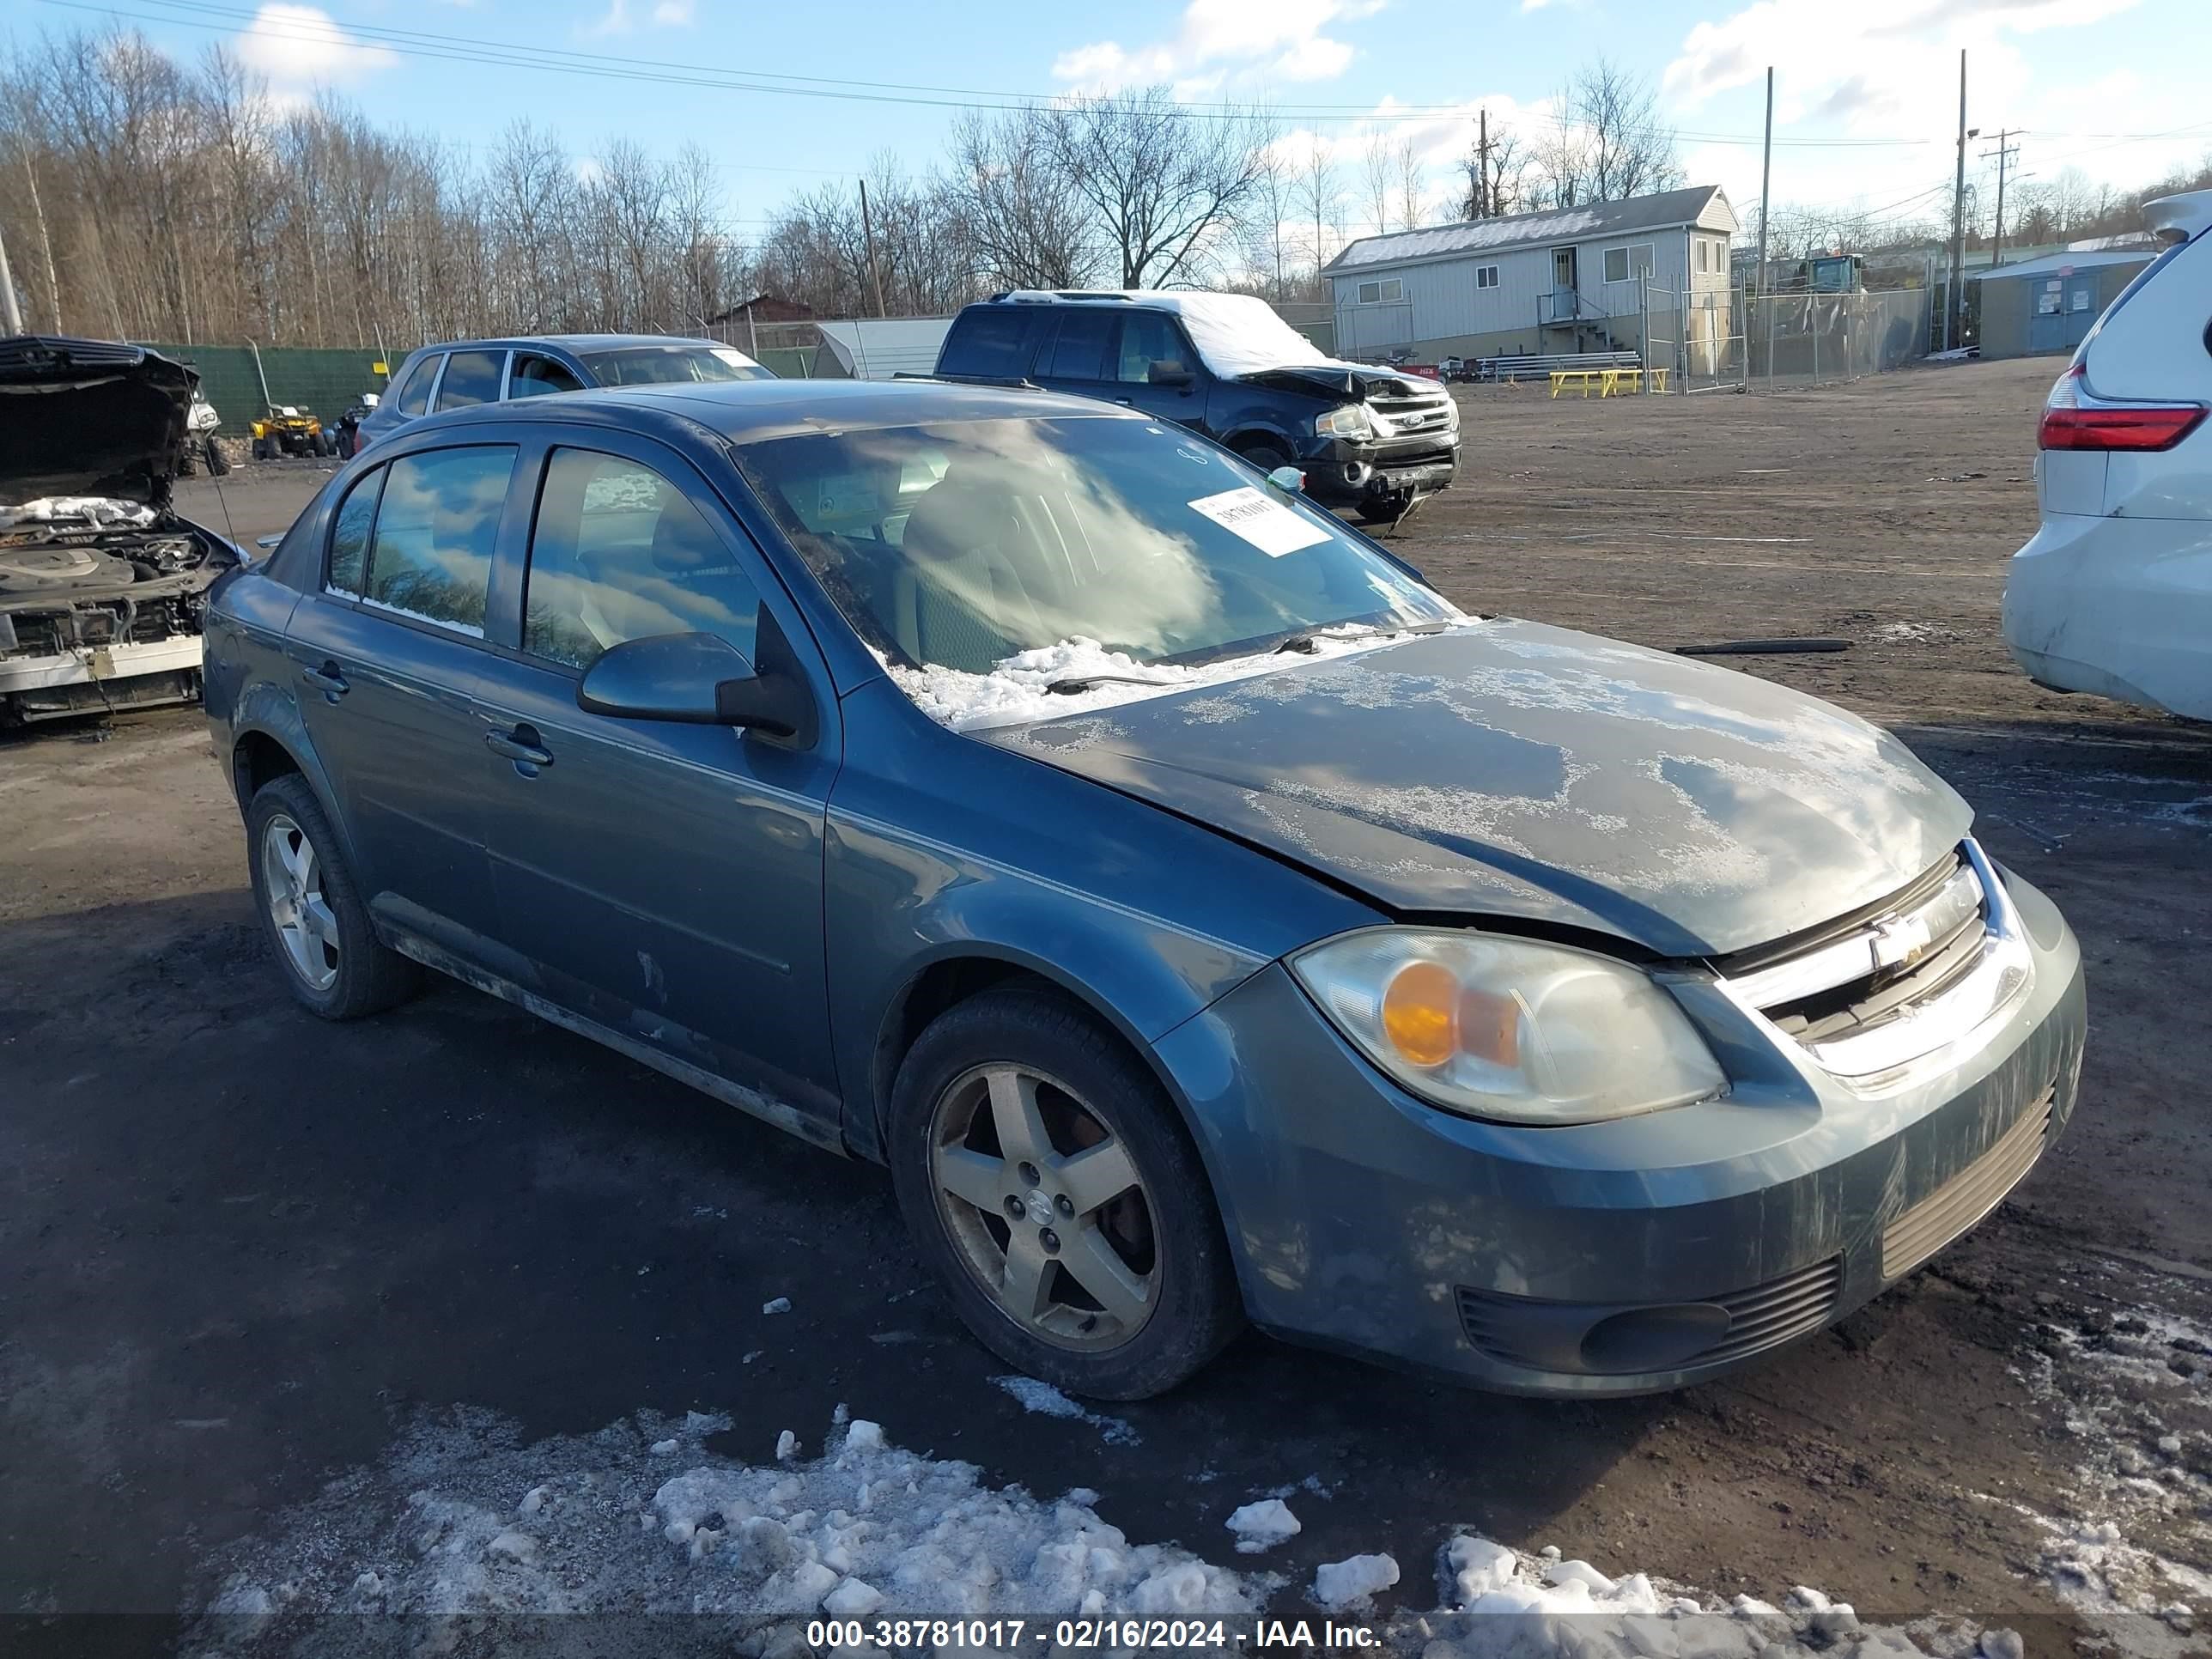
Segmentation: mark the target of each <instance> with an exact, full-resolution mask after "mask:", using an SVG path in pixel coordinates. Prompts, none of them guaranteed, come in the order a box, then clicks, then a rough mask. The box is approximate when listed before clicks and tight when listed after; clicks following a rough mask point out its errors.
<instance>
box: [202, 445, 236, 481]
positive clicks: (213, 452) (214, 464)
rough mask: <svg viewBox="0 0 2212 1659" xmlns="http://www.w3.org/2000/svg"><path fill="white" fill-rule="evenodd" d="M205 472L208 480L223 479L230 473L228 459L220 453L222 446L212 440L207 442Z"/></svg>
mask: <svg viewBox="0 0 2212 1659" xmlns="http://www.w3.org/2000/svg"><path fill="white" fill-rule="evenodd" d="M207 470H208V477H210V478H220V477H225V476H226V475H227V474H228V472H229V471H230V460H229V458H228V457H227V456H226V455H224V453H222V445H221V444H219V443H217V442H216V441H215V440H214V439H213V438H210V439H209V440H208V441H207Z"/></svg>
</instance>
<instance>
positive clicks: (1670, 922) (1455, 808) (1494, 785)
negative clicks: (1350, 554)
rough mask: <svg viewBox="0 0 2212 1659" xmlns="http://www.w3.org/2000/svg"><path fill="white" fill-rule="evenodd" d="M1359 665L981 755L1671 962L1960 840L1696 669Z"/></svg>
mask: <svg viewBox="0 0 2212 1659" xmlns="http://www.w3.org/2000/svg"><path fill="white" fill-rule="evenodd" d="M1362 643H1368V642H1365V641H1363V642H1362ZM1374 646H1375V648H1371V649H1368V650H1364V651H1360V652H1358V654H1356V655H1353V654H1349V653H1347V654H1346V655H1345V656H1344V657H1342V658H1341V659H1339V660H1334V661H1326V662H1320V663H1311V664H1310V665H1305V666H1286V667H1285V671H1282V672H1279V673H1272V674H1260V675H1251V676H1246V677H1242V678H1237V679H1236V680H1235V683H1233V684H1226V685H1222V686H1219V687H1218V688H1213V689H1210V690H1204V691H1199V692H1189V693H1186V692H1183V691H1181V690H1177V691H1175V692H1172V693H1166V694H1162V693H1155V694H1154V695H1153V696H1151V697H1150V698H1149V699H1148V700H1146V701H1142V702H1131V703H1129V704H1127V706H1125V707H1122V708H1109V709H1103V710H1101V711H1099V712H1096V713H1089V714H1079V715H1078V716H1077V717H1076V718H1074V719H1054V720H1040V721H1038V722H1036V724H1033V725H1018V724H1015V725H1006V726H1004V728H1003V729H1000V730H992V731H987V732H977V733H976V734H975V735H976V736H978V737H979V738H981V739H982V740H984V741H987V742H989V743H993V744H997V745H998V746H1000V747H1002V748H1006V749H1011V750H1016V751H1018V752H1019V753H1022V754H1024V755H1027V756H1029V757H1032V758H1034V759H1037V760H1042V761H1043V762H1045V763H1048V764H1050V765H1053V766H1056V767H1059V768H1060V769H1062V770H1064V771H1068V772H1073V773H1075V774H1076V775H1079V776H1082V777H1087V778H1090V779H1091V781H1094V782H1097V783H1103V784H1104V785H1106V786H1107V787H1110V788H1112V789H1115V790H1116V791H1118V792H1120V793H1122V794H1126V795H1130V796H1133V797H1134V798H1135V799H1139V800H1146V801H1150V802H1152V804H1154V805H1159V806H1163V807H1165V808H1166V809H1167V810H1169V811H1172V812H1175V813H1176V814H1177V815H1178V816H1180V817H1187V818H1190V819H1192V820H1194V821H1195V822H1198V823H1209V824H1213V825H1217V826H1218V827H1219V828H1220V829H1223V830H1224V831H1225V832H1226V833H1228V834H1231V835H1233V836H1237V838H1239V839H1240V840H1243V841H1246V842H1250V843H1252V844H1254V845H1255V846H1260V847H1264V848H1268V849H1270V850H1272V851H1273V852H1275V853H1276V854H1278V855H1279V856H1280V857H1282V858H1284V859H1285V860H1289V861H1292V862H1296V863H1298V864H1302V865H1304V866H1306V867H1307V868H1309V869H1312V870H1316V871H1318V872H1322V873H1323V874H1325V875H1327V876H1328V877H1330V878H1333V879H1335V880H1337V881H1339V882H1340V883H1342V884H1346V885H1349V886H1352V887H1355V888H1357V889H1358V890H1360V891H1362V892H1364V893H1366V894H1368V895H1370V896H1372V897H1373V898H1375V899H1376V901H1377V902H1380V903H1381V904H1383V906H1384V907H1386V908H1391V909H1395V910H1398V911H1401V912H1414V913H1421V914H1438V913H1443V914H1458V915H1464V914H1478V915H1516V916H1521V917H1525V918H1527V919H1528V920H1530V921H1541V922H1545V923H1549V924H1556V925H1559V926H1565V927H1578V928H1583V929H1588V930H1594V931H1598V932H1602V933H1611V934H1613V935H1615V936H1617V937H1620V938H1623V939H1630V940H1632V941H1634V942H1635V943H1637V944H1639V945H1643V946H1644V947H1645V948H1647V949H1649V950H1650V951H1653V952H1655V953H1656V954H1657V955H1661V956H1667V957H1696V956H1705V955H1710V954H1714V953H1724V952H1727V951H1736V950H1741V949H1743V948H1744V947H1746V946H1747V945H1758V944H1763V943H1765V941H1766V940H1768V939H1779V938H1781V937H1783V936H1784V935H1785V934H1788V933H1794V932H1796V931H1797V930H1798V929H1799V928H1802V927H1812V926H1814V924H1816V923H1819V922H1824V921H1829V920H1831V919H1832V918H1833V917H1835V916H1838V915H1842V914H1844V912H1845V911H1848V910H1850V909H1851V908H1854V907H1856V906H1857V905H1860V904H1863V903H1871V902H1873V901H1875V900H1876V899H1879V898H1881V897H1883V896H1886V895H1887V894H1890V893H1893V892H1895V891H1896V890H1898V889H1899V888H1900V887H1903V886H1904V885H1905V884H1906V883H1908V882H1910V881H1911V880H1912V878H1914V877H1916V876H1917V875H1919V874H1920V873H1921V872H1923V871H1924V870H1926V869H1927V868H1928V867H1929V866H1930V865H1932V864H1933V863H1934V862H1935V861H1936V860H1937V859H1938V858H1940V857H1942V856H1943V855H1945V854H1948V852H1950V851H1951V850H1952V849H1953V848H1955V847H1956V846H1957V845H1958V842H1959V840H1960V836H1964V835H1965V834H1966V831H1967V829H1968V827H1969V825H1970V824H1971V823H1972V811H1970V810H1969V808H1968V807H1967V805H1966V803H1965V802H1964V801H1962V800H1961V799H1960V798H1959V797H1958V795H1957V794H1956V793H1954V791H1953V790H1952V789H1951V788H1950V787H1949V786H1948V785H1947V784H1945V783H1944V782H1943V781H1942V780H1941V779H1940V778H1938V777H1936V775H1934V774H1933V773H1931V772H1929V770H1928V769H1926V768H1925V767H1924V766H1923V765H1921V763H1919V762H1918V761H1917V760H1916V759H1915V758H1914V757H1913V756H1912V754H1911V751H1910V750H1907V749H1906V748H1905V746H1904V745H1903V744H1900V743H1899V742H1898V741H1897V739H1896V738H1893V737H1892V736H1890V735H1889V734H1888V733H1887V732H1883V731H1881V730H1880V729H1878V728H1876V727H1875V726H1869V725H1868V724H1867V723H1866V722H1865V721H1863V720H1859V719H1858V718H1857V717H1856V716H1855V715H1852V714H1848V713H1846V712H1845V711H1844V710H1843V709H1840V708H1835V707H1834V706H1832V705H1831V704H1828V703H1824V702H1820V701H1819V700H1817V699H1815V698H1813V697H1808V696H1805V695H1803V694H1802V693H1801V692H1796V691H1792V690H1789V689H1788V688H1786V687H1784V686H1780V685H1776V684H1771V682H1768V681H1765V680H1760V679H1756V678H1753V677H1752V676H1750V675H1747V674H1741V673H1736V672H1734V671H1730V670H1727V669H1723V668H1720V667H1717V666H1715V665H1711V664H1708V663H1701V662H1699V661H1698V660H1696V659H1693V658H1688V657H1679V656H1674V655H1673V654H1671V653H1664V652H1655V651H1650V650H1647V649H1644V648H1643V647H1638V646H1633V645H1628V644H1625V643H1621V642H1620V641H1610V640H1601V639H1595V638H1592V637H1590V636H1589V635H1579V634H1572V633H1568V632H1566V631H1565V630H1562V629H1553V628H1547V627H1544V626H1543V625H1541V624H1540V623H1529V622H1522V621H1516V620H1510V619H1500V620H1497V621H1492V622H1488V623H1478V624H1475V625H1474V626H1471V627H1470V626H1461V627H1455V628H1452V629H1448V630H1447V631H1445V632H1443V633H1441V634H1438V635H1434V636H1431V637H1425V638H1414V639H1408V640H1404V641H1395V642H1389V641H1376V642H1374ZM1276 660H1277V661H1278V662H1280V663H1284V664H1285V665H1291V664H1297V662H1298V661H1299V659H1295V658H1279V659H1276ZM1307 660H1308V662H1310V659H1307ZM1054 701H1055V702H1057V701H1058V700H1057V699H1055V700H1054ZM1054 712H1055V713H1065V712H1066V711H1064V710H1055V711H1054Z"/></svg>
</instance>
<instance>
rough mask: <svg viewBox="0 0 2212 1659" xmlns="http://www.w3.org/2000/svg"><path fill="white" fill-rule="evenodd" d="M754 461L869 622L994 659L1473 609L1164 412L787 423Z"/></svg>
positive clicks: (913, 653)
mask: <svg viewBox="0 0 2212 1659" xmlns="http://www.w3.org/2000/svg"><path fill="white" fill-rule="evenodd" d="M737 459H738V466H739V467H740V469H741V470H742V471H744V474H745V477H746V478H747V479H748V481H749V482H750V483H751V484H752V486H753V489H754V490H755V491H756V493H757V494H758V495H759V496H760V497H761V499H762V500H763V501H764V502H765V503H766V504H767V506H768V507H769V511H770V512H771V513H774V514H775V517H776V519H777V520H778V521H779V522H780V523H781V526H782V527H783V529H784V531H785V532H786V533H787V535H788V536H789V537H790V538H791V540H792V542H793V544H794V545H795V546H797V548H798V549H799V552H800V554H801V556H803V557H805V559H806V561H807V562H808V563H809V564H810V565H811V567H812V568H813V569H814V571H815V572H816V574H817V575H818V576H819V577H820V578H821V580H822V582H823V586H824V587H825V588H827V589H828V590H829V593H830V594H831V596H832V597H833V598H834V599H836V601H837V603H838V605H840V607H842V609H843V611H844V612H845V614H846V616H847V617H848V619H849V620H850V621H851V622H852V623H853V625H854V628H855V629H858V631H859V632H860V635H861V637H862V638H863V639H865V640H866V641H868V643H869V644H871V645H872V646H873V647H875V648H876V649H877V650H878V651H879V652H881V653H884V656H885V657H886V658H887V659H890V660H891V661H893V662H903V663H905V664H908V665H915V666H923V667H927V666H941V667H945V668H951V669H957V670H959V671H963V672H966V673H971V674H987V673H989V672H990V671H991V670H992V669H993V668H994V666H995V665H998V664H1000V663H1001V662H1003V661H1004V660H1005V659H1007V658H1009V657H1012V656H1013V655H1015V654H1017V653H1021V652H1024V651H1032V650H1038V649H1042V648H1044V647H1053V646H1057V645H1060V644H1062V643H1064V642H1066V641H1096V642H1097V643H1099V644H1100V645H1103V647H1105V648H1106V649H1107V650H1108V651H1109V652H1118V653H1123V654H1125V655H1126V656H1127V657H1128V658H1130V659H1133V661H1134V662H1135V663H1138V664H1146V663H1170V664H1196V663H1203V662H1208V661H1212V660H1214V659H1219V658H1226V657H1233V656H1237V655H1249V654H1250V653H1255V652H1260V651H1267V650H1272V649H1273V648H1274V647H1277V646H1279V645H1281V644H1283V643H1285V642H1286V641H1293V640H1297V639H1299V638H1301V637H1302V636H1303V635H1306V634H1308V633H1310V631H1312V630H1315V629H1326V628H1331V627H1335V626H1339V625H1341V624H1346V623H1367V624H1373V625H1376V626H1383V627H1389V628H1403V627H1414V626H1421V625H1425V624H1433V623H1443V622H1447V621H1450V620H1454V619H1456V618H1457V617H1459V615H1460V613H1459V611H1457V610H1456V609H1455V607H1454V606H1453V605H1450V604H1449V602H1448V601H1446V600H1445V599H1443V598H1441V597H1440V596H1438V595H1437V593H1435V592H1432V591H1431V590H1430V589H1429V588H1428V587H1427V586H1425V585H1424V584H1423V583H1422V582H1420V581H1419V580H1418V579H1416V578H1415V577H1414V576H1413V574H1411V573H1410V572H1409V571H1407V569H1406V568H1404V567H1402V566H1401V565H1399V564H1397V563H1395V562H1393V561H1392V560H1390V559H1389V558H1388V557H1386V556H1384V555H1383V554H1382V553H1381V552H1379V551H1378V550H1376V549H1375V548H1374V547H1373V546H1371V545H1370V544H1368V543H1366V542H1365V541H1364V539H1362V538H1358V537H1357V536H1355V535H1354V534H1353V533H1352V532H1350V531H1348V530H1347V529H1346V528H1345V526H1343V525H1341V524H1340V523H1339V522H1338V521H1337V520H1335V519H1334V518H1333V517H1331V516H1330V515H1329V514H1328V513H1324V512H1322V511H1321V510H1319V509H1318V508H1316V507H1312V506H1310V504H1308V503H1307V502H1306V501H1304V500H1303V499H1302V498H1298V497H1295V496H1286V495H1283V494H1281V493H1280V492H1279V491H1277V490H1276V489H1273V487H1272V486H1270V485H1269V484H1268V483H1267V481H1266V479H1265V478H1263V477H1261V475H1260V474H1259V473H1257V472H1255V471H1253V470H1252V469H1251V468H1250V467H1249V466H1247V465H1244V464H1243V462H1242V461H1239V460H1238V459H1236V458H1235V457H1234V456H1231V455H1229V454H1227V453H1224V452H1223V451H1220V450H1218V449H1215V448H1213V447H1212V446H1211V445H1209V444H1206V443H1202V442H1200V441H1198V440H1196V439H1194V438H1193V437H1191V436H1190V435H1188V433H1185V432H1182V431H1181V430H1179V429H1177V428H1173V427H1168V426H1162V425H1156V424H1153V423H1152V422H1145V421H1132V420H1116V419H1097V418H1090V419H1086V418H1081V417H1077V418H1072V419H1071V418H1061V419H1052V420H1001V421H972V422H957V423H952V424H947V425H944V426H914V427H896V428H885V429H882V430H878V431H872V432H851V433H829V434H821V435H805V436H794V437H787V438H776V439H772V440H769V441H764V442H761V443H756V444H750V445H746V446H744V447H740V448H739V449H738V451H737Z"/></svg>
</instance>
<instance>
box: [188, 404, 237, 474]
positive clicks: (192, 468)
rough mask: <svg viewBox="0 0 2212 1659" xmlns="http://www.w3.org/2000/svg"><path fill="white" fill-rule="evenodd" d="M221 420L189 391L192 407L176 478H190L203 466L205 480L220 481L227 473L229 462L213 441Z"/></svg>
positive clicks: (207, 405) (220, 417) (213, 409)
mask: <svg viewBox="0 0 2212 1659" xmlns="http://www.w3.org/2000/svg"><path fill="white" fill-rule="evenodd" d="M221 425H222V416H219V415H217V414H216V410H215V405H214V404H211V403H210V402H209V401H208V400H207V399H206V398H204V397H203V396H202V395H201V394H200V389H199V388H198V387H197V386H194V387H193V388H192V406H191V409H190V410H187V411H186V413H185V447H183V448H182V449H181V450H179V452H178V453H177V476H178V477H179V478H189V477H191V476H192V475H193V474H194V473H195V472H197V471H198V470H199V469H200V468H201V467H202V466H205V467H206V468H207V471H208V476H209V477H216V478H220V477H222V475H223V474H224V473H226V472H228V471H230V459H229V457H228V456H226V455H225V454H224V453H222V445H221V444H219V443H217V442H216V435H215V433H216V428H217V427H219V426H221Z"/></svg>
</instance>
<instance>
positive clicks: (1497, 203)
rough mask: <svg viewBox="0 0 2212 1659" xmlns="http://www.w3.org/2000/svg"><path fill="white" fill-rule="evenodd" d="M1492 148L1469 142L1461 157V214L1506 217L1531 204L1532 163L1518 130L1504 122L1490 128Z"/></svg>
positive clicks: (1466, 215)
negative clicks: (1465, 152)
mask: <svg viewBox="0 0 2212 1659" xmlns="http://www.w3.org/2000/svg"><path fill="white" fill-rule="evenodd" d="M1489 134H1490V149H1489V153H1488V155H1485V154H1484V153H1483V149H1482V146H1481V145H1480V144H1479V143H1475V144H1469V145H1468V150H1467V154H1466V155H1465V156H1463V157H1462V159H1461V161H1460V164H1459V165H1460V172H1461V173H1462V176H1463V179H1464V182H1463V184H1462V193H1461V196H1460V204H1459V209H1460V215H1461V216H1462V218H1467V219H1502V218H1504V216H1506V215H1508V214H1510V213H1519V212H1521V211H1522V210H1523V208H1524V207H1525V206H1526V205H1527V202H1526V196H1527V185H1528V171H1529V168H1530V167H1531V165H1532V161H1531V159H1530V157H1529V155H1528V151H1527V149H1525V148H1523V146H1522V143H1521V139H1520V137H1519V135H1518V134H1516V133H1515V132H1514V131H1512V130H1511V129H1510V128H1509V127H1507V126H1506V125H1504V123H1503V122H1500V123H1498V125H1496V126H1493V127H1491V128H1490V129H1489Z"/></svg>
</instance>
